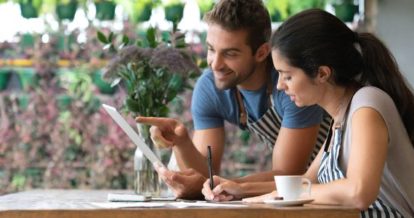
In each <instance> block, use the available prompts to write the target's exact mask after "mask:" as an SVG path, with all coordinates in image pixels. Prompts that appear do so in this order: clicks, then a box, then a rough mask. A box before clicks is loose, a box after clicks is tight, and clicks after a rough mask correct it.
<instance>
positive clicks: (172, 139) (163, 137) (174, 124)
mask: <svg viewBox="0 0 414 218" xmlns="http://www.w3.org/2000/svg"><path fill="white" fill-rule="evenodd" d="M135 121H136V122H138V123H142V124H147V125H151V128H150V133H151V139H152V141H153V142H154V144H155V146H157V147H161V148H168V147H173V146H175V145H181V144H186V143H189V142H191V139H190V137H189V135H188V131H187V129H186V128H185V126H184V124H183V123H181V122H179V121H177V120H175V119H172V118H162V117H136V118H135ZM191 143H192V142H191Z"/></svg>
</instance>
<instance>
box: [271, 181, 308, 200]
mask: <svg viewBox="0 0 414 218" xmlns="http://www.w3.org/2000/svg"><path fill="white" fill-rule="evenodd" d="M275 183H276V190H277V193H278V194H279V196H280V197H283V200H286V201H293V200H297V199H299V197H300V196H301V194H302V193H303V192H306V193H308V195H309V196H310V194H311V193H310V192H311V186H312V183H311V181H310V180H309V179H307V178H303V177H302V176H295V175H289V176H275ZM303 183H307V186H306V188H304V187H303V186H302V184H303Z"/></svg>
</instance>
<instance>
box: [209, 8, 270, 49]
mask: <svg viewBox="0 0 414 218" xmlns="http://www.w3.org/2000/svg"><path fill="white" fill-rule="evenodd" d="M204 20H205V21H206V22H207V24H218V25H220V26H221V27H222V28H224V29H225V30H229V31H236V30H243V29H245V30H247V33H248V39H247V44H248V45H249V46H250V48H251V49H252V52H253V54H254V53H256V50H257V49H258V48H259V47H260V46H261V45H262V44H263V43H265V42H268V41H269V39H270V34H271V23H270V17H269V12H268V11H267V9H266V7H265V6H264V5H263V2H262V0H220V1H218V2H217V4H216V5H215V6H214V8H213V9H212V10H211V11H210V12H208V13H207V14H206V15H205V17H204Z"/></svg>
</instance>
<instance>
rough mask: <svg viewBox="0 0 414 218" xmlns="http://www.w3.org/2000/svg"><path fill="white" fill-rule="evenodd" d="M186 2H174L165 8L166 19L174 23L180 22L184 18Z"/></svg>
mask: <svg viewBox="0 0 414 218" xmlns="http://www.w3.org/2000/svg"><path fill="white" fill-rule="evenodd" d="M183 11H184V4H181V3H178V4H172V5H168V6H166V7H165V8H164V12H165V19H166V20H168V21H171V22H173V23H178V22H180V20H181V18H183Z"/></svg>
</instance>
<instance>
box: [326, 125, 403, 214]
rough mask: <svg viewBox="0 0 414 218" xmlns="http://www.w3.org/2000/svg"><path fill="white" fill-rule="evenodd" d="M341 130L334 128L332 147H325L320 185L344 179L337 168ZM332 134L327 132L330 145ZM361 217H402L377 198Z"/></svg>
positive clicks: (327, 141)
mask: <svg viewBox="0 0 414 218" xmlns="http://www.w3.org/2000/svg"><path fill="white" fill-rule="evenodd" d="M343 126H345V125H343ZM342 134H343V132H342V128H341V127H335V130H334V140H333V146H332V148H330V151H328V147H329V146H325V149H324V150H325V151H324V153H323V156H322V161H321V165H320V167H319V170H318V181H319V183H320V184H325V183H329V182H332V181H334V180H338V179H342V178H345V176H344V173H343V172H342V170H341V168H340V166H339V154H340V150H341V145H342ZM331 135H332V132H329V134H328V138H327V140H326V143H330V141H331ZM360 216H361V217H363V218H365V217H387V218H388V217H403V216H402V215H401V214H400V213H399V212H398V211H397V210H396V209H394V208H392V207H391V206H389V205H387V204H385V202H384V201H382V200H381V199H380V198H379V197H378V198H377V199H376V200H375V202H374V203H372V204H371V205H370V206H369V207H368V209H367V210H364V211H361V214H360Z"/></svg>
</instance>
